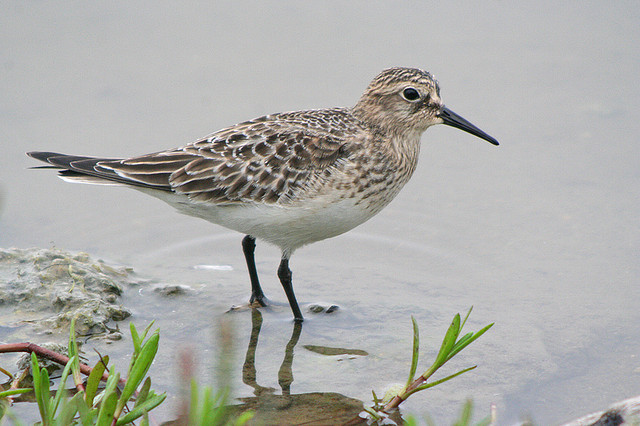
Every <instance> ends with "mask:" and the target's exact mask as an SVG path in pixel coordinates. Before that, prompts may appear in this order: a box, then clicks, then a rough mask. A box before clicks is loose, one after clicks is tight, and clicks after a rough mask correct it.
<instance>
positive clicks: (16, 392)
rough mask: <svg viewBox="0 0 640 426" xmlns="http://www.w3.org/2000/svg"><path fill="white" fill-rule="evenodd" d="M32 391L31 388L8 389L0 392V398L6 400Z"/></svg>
mask: <svg viewBox="0 0 640 426" xmlns="http://www.w3.org/2000/svg"><path fill="white" fill-rule="evenodd" d="M32 390H33V388H19V389H9V390H6V391H2V392H0V398H6V397H8V396H11V395H19V394H23V393H29V392H31V391H32Z"/></svg>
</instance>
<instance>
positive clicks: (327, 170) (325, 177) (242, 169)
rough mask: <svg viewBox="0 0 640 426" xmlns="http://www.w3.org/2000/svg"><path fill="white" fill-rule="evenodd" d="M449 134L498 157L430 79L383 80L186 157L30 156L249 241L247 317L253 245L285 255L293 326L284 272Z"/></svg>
mask: <svg viewBox="0 0 640 426" xmlns="http://www.w3.org/2000/svg"><path fill="white" fill-rule="evenodd" d="M436 124H445V125H447V126H451V127H454V128H457V129H460V130H463V131H465V132H467V133H470V134H471V135H474V136H476V137H479V138H481V139H484V140H486V141H488V142H489V143H491V144H493V145H498V144H499V143H498V141H497V140H496V139H495V138H494V137H492V136H489V135H488V134H487V133H485V132H484V131H482V130H480V129H479V128H478V127H476V126H475V125H473V124H472V123H470V122H469V121H467V120H466V119H464V118H462V117H461V116H460V115H458V114H456V113H455V112H453V111H452V110H450V109H449V108H447V107H446V106H445V105H444V103H443V101H442V98H441V96H440V86H439V83H438V81H437V80H436V79H435V77H434V76H433V75H432V74H430V73H429V72H427V71H424V70H422V69H419V68H407V67H393V68H388V69H385V70H383V71H382V72H381V73H380V74H378V75H377V76H376V77H375V78H374V79H373V80H372V81H371V83H370V84H369V85H368V86H367V88H366V90H365V91H364V93H363V95H362V96H361V98H360V99H359V100H358V102H357V103H356V104H355V106H353V107H349V108H341V107H339V108H327V109H316V110H303V111H292V112H282V113H275V114H269V115H264V116H262V117H258V118H255V119H253V120H248V121H244V122H241V123H239V124H236V125H233V126H231V127H227V128H224V129H222V130H219V131H217V132H214V133H211V134H210V135H208V136H206V137H204V138H201V139H199V140H196V141H195V142H192V143H189V144H187V145H183V146H180V147H178V148H173V149H169V150H165V151H159V152H154V153H151V154H145V155H140V156H135V157H131V158H99V157H89V156H80V155H66V154H59V153H56V152H44V151H32V152H28V153H27V155H29V156H31V157H33V158H35V159H37V160H41V161H43V162H46V163H48V166H46V167H54V168H57V169H60V170H59V174H60V177H62V178H63V179H65V180H69V181H76V182H82V183H94V184H96V183H98V184H122V185H127V186H132V187H135V188H137V189H139V190H141V191H142V192H145V193H147V194H150V195H152V196H155V197H157V198H159V199H161V200H163V201H165V202H167V203H168V204H170V205H172V206H173V207H174V208H176V209H177V210H178V211H179V212H181V213H184V214H187V215H190V216H195V217H199V218H202V219H204V220H207V221H209V222H212V223H214V224H218V225H221V226H223V227H225V228H228V229H231V230H234V231H238V232H240V233H242V234H244V235H245V236H244V238H243V239H242V250H243V253H244V257H245V260H246V264H247V269H248V272H249V279H250V282H251V297H250V299H249V303H250V305H252V306H266V305H267V298H266V297H265V294H264V292H263V290H262V287H261V285H260V281H259V279H258V273H257V270H256V265H255V257H254V251H255V247H256V239H259V240H261V241H264V242H267V243H270V244H272V245H275V246H277V247H279V248H280V250H281V253H282V256H281V260H280V264H279V267H278V270H277V275H278V278H279V280H280V283H281V285H282V287H283V289H284V292H285V294H286V297H287V299H288V301H289V305H290V307H291V311H292V313H293V319H294V321H296V322H302V321H303V320H304V317H303V315H302V312H301V310H300V307H299V305H298V302H297V299H296V296H295V293H294V290H293V284H292V272H291V269H290V267H289V259H290V258H291V255H292V254H293V253H294V252H295V251H296V250H297V249H299V248H300V247H303V246H305V245H307V244H310V243H314V242H316V241H320V240H324V239H327V238H331V237H335V236H337V235H340V234H343V233H345V232H347V231H349V230H351V229H353V228H354V227H356V226H358V225H360V224H362V223H364V222H366V221H367V220H368V219H370V218H371V217H373V216H374V215H376V214H377V213H378V212H380V211H381V210H382V209H383V208H384V207H385V206H386V205H388V204H389V203H390V202H391V200H393V198H394V197H395V196H396V195H397V194H398V193H399V191H400V190H401V189H402V187H403V186H404V185H405V184H406V183H407V182H408V181H409V179H410V178H411V176H412V174H413V173H414V171H415V169H416V166H417V163H418V156H419V153H420V145H421V142H420V141H421V136H422V134H423V133H424V131H425V130H427V128H429V127H431V126H433V125H436Z"/></svg>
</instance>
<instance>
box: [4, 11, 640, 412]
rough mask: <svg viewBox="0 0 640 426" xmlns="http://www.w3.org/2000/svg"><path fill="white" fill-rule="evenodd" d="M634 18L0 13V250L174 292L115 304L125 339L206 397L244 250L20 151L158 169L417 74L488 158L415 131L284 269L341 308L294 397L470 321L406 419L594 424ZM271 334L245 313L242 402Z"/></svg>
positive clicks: (614, 332) (601, 399)
mask: <svg viewBox="0 0 640 426" xmlns="http://www.w3.org/2000/svg"><path fill="white" fill-rule="evenodd" d="M639 15H640V9H638V7H637V5H636V4H635V3H632V2H616V3H614V4H602V5H600V4H591V5H582V4H580V5H577V4H574V5H573V6H572V5H565V4H560V5H558V4H557V3H556V2H542V3H541V2H525V3H522V2H518V3H505V2H500V3H494V4H488V5H487V4H477V5H457V6H456V5H444V4H443V5H439V6H433V5H427V4H425V3H424V2H406V3H402V4H397V3H383V2H348V3H344V2H329V3H315V4H312V3H299V2H260V3H256V4H243V3H242V2H235V3H233V4H219V5H209V6H204V5H202V6H195V5H191V6H189V5H186V6H181V7H180V8H179V9H175V5H173V4H169V3H157V2H154V3H153V4H147V5H142V4H141V5H139V6H130V5H125V4H123V3H122V4H121V3H109V4H92V5H80V6H79V5H76V4H72V3H66V4H64V3H63V4H59V3H57V4H55V5H53V4H47V3H15V4H10V5H5V6H4V7H3V13H2V16H1V17H0V39H1V40H2V43H1V45H2V48H1V50H0V52H1V55H0V67H1V69H2V72H1V76H2V78H1V79H0V92H1V93H2V94H3V95H2V96H1V97H0V129H1V130H0V134H1V138H0V140H1V142H0V143H2V148H3V154H2V156H0V194H1V195H0V200H1V201H0V203H1V204H0V206H1V207H0V209H1V210H0V246H1V247H5V248H6V247H12V246H15V247H51V246H56V247H59V248H63V249H65V250H72V251H84V252H88V253H89V254H91V256H93V257H96V258H103V259H105V260H107V261H109V262H111V263H114V264H122V265H127V266H131V267H133V268H134V270H135V271H136V272H137V273H139V274H141V275H143V276H145V277H148V278H149V279H151V280H154V281H156V282H160V283H170V284H184V285H188V286H190V287H191V288H192V289H193V291H192V292H190V293H188V294H186V295H184V296H180V297H175V298H163V297H161V296H160V295H158V294H155V293H153V292H152V291H151V289H145V288H140V289H137V290H135V291H129V292H128V293H127V294H126V296H125V304H126V305H127V306H128V307H129V309H131V311H132V313H133V317H132V319H133V321H134V322H135V323H136V324H140V325H144V324H146V323H147V322H148V321H150V320H151V319H155V320H156V321H157V322H156V323H157V324H158V326H159V327H160V328H161V336H162V337H161V339H162V340H161V343H162V348H161V351H160V354H159V358H158V361H157V363H156V364H155V365H154V369H155V376H156V384H157V386H158V387H159V388H160V389H165V390H170V391H172V392H173V390H174V389H175V384H176V383H177V378H176V377H175V376H174V375H172V373H167V371H172V370H166V371H165V369H170V368H171V364H172V363H173V362H175V360H176V357H177V354H178V352H179V351H178V348H180V347H182V346H185V345H189V347H191V348H192V350H193V351H195V352H196V353H198V354H200V355H201V359H202V361H203V364H202V365H201V366H200V367H199V368H200V369H201V370H202V371H203V372H205V373H203V377H206V376H207V373H206V371H207V370H208V364H207V360H209V359H211V358H213V355H214V354H215V352H216V337H215V336H216V331H215V330H216V324H217V320H218V318H219V317H220V316H223V315H224V312H225V311H226V309H227V308H228V307H229V306H231V305H233V304H238V303H241V302H243V301H245V300H246V299H247V297H248V295H249V283H248V277H247V273H246V271H245V265H244V259H243V257H242V251H241V247H240V240H241V236H240V235H237V234H234V233H232V232H230V231H227V230H225V229H222V228H220V227H218V226H215V225H211V224H208V223H206V222H204V221H200V220H197V219H195V218H190V217H185V216H181V215H179V214H178V213H176V212H174V211H173V210H172V209H171V208H170V207H169V206H166V205H164V204H162V203H161V202H160V201H158V200H155V199H152V198H150V197H146V196H144V195H143V194H140V193H138V192H137V191H133V190H128V189H124V188H112V187H89V186H81V185H71V184H67V183H64V182H62V181H60V180H59V179H56V178H55V177H54V173H52V172H51V171H42V170H29V169H28V167H30V166H33V165H35V162H34V161H33V160H31V159H29V158H27V157H26V156H25V155H24V152H25V151H28V150H52V151H53V150H55V151H60V152H67V153H77V154H89V155H99V156H113V157H117V156H128V155H135V154H142V153H146V152H153V151H158V150H161V149H165V148H170V147H174V146H178V145H182V144H185V143H188V142H191V141H192V140H195V139H196V138H198V137H201V136H204V135H206V134H208V133H210V132H212V131H214V130H217V129H219V128H221V127H224V126H227V125H230V124H233V123H236V122H239V121H242V120H245V119H249V118H252V117H255V116H258V115H261V114H264V113H269V112H276V111H284V110H295V109H303V108H320V107H330V106H349V105H353V104H355V102H356V101H357V99H358V97H359V96H360V94H361V93H362V91H363V90H364V88H365V87H366V85H367V84H368V82H369V81H370V80H371V78H373V77H374V76H375V75H376V74H377V73H378V72H379V71H380V70H381V69H383V68H385V67H389V66H398V65H400V66H418V67H422V68H425V69H428V70H430V71H432V72H433V73H435V75H436V76H437V77H438V79H439V81H440V84H441V86H442V91H441V93H442V96H443V98H444V100H445V102H446V103H447V106H448V107H450V108H451V109H452V110H454V111H456V112H457V113H459V114H461V115H462V116H464V117H465V118H467V119H469V120H471V121H472V122H474V123H475V124H477V125H478V126H479V127H480V128H482V129H483V130H485V131H487V132H488V133H489V134H491V135H493V136H495V137H496V138H498V140H500V142H501V146H499V147H494V146H491V145H490V144H488V143H486V142H484V141H482V140H479V139H477V138H474V137H472V136H470V135H468V134H465V133H463V132H460V131H457V130H455V129H452V128H448V127H444V126H440V127H437V128H433V129H429V130H428V131H427V132H426V134H425V135H424V136H423V150H422V153H421V158H420V164H419V167H418V170H417V171H416V173H415V175H414V177H413V179H412V180H411V181H410V182H409V184H408V185H407V186H406V187H405V189H404V190H403V192H402V193H401V194H400V195H399V196H398V198H397V199H396V200H395V201H394V202H393V203H392V204H391V205H390V206H389V207H388V208H386V209H385V210H384V211H383V212H381V213H380V214H379V215H378V216H376V217H375V218H373V219H372V220H370V221H369V222H368V223H366V224H364V225H362V226H361V227H359V228H357V229H356V230H354V231H352V232H351V233H348V234H346V235H343V236H340V237H337V238H334V239H331V240H328V241H324V242H320V243H317V244H315V245H312V246H310V247H307V248H303V249H301V250H299V251H298V252H297V253H296V254H295V256H294V257H293V259H292V261H291V267H292V269H293V273H294V286H295V288H296V293H297V295H298V299H299V300H300V301H301V302H302V303H310V302H327V303H333V304H337V305H339V306H340V307H341V309H340V310H339V311H338V312H337V313H335V314H332V315H317V316H314V315H307V316H308V318H309V320H308V321H307V322H305V324H304V327H303V329H302V331H301V334H300V337H299V341H298V344H297V345H296V349H295V351H294V358H293V363H292V371H293V377H294V381H293V382H292V383H291V393H292V394H304V393H310V392H335V393H338V394H341V395H344V396H347V397H350V398H356V399H359V400H366V401H368V400H369V398H370V395H371V392H370V391H371V389H372V388H374V389H376V391H378V393H381V390H382V389H383V388H384V387H385V386H387V385H389V384H392V383H396V382H402V381H404V380H405V375H406V372H407V369H408V363H409V356H410V344H411V321H410V316H411V315H413V316H415V317H416V319H417V321H418V323H419V324H420V327H421V332H422V343H423V356H425V357H428V356H430V355H431V356H433V355H434V352H435V350H436V346H437V345H438V344H439V340H440V338H441V336H442V335H443V333H444V330H445V329H446V327H447V325H448V323H449V321H450V319H451V317H452V316H453V315H454V313H456V312H461V311H466V309H467V308H468V307H469V306H471V305H474V312H473V315H472V319H471V321H470V324H469V325H470V327H471V328H474V329H477V328H479V327H481V326H482V325H484V324H486V323H489V322H496V326H495V327H494V328H493V329H492V330H491V331H490V332H489V333H488V334H487V335H485V336H484V337H483V338H482V339H480V340H479V341H478V342H477V343H474V344H473V345H472V346H471V347H470V348H469V349H468V350H467V352H466V353H462V354H461V356H460V360H459V361H458V363H457V364H456V366H458V367H466V366H468V365H471V364H478V365H479V367H478V368H477V369H476V370H474V371H473V372H471V373H468V374H466V375H465V376H462V377H460V378H458V379H456V380H454V381H452V382H450V383H448V384H445V385H443V386H442V387H441V388H439V389H438V388H436V389H434V390H433V391H432V392H431V394H430V395H426V394H425V395H416V396H414V397H412V398H411V399H410V400H409V401H407V403H406V411H407V412H412V413H416V414H418V415H420V416H422V415H425V414H426V413H429V414H430V415H431V416H432V417H433V418H435V419H436V421H438V423H439V424H440V423H443V424H446V423H447V422H450V421H451V420H452V419H453V418H454V416H455V414H456V413H457V411H458V410H459V409H460V406H461V404H462V402H463V401H464V399H465V398H467V397H472V398H473V399H474V401H475V404H476V414H477V416H478V418H479V417H481V416H483V415H484V414H486V413H488V410H489V406H490V404H491V403H495V404H497V409H498V414H499V423H500V424H510V423H512V422H514V421H516V420H518V419H520V418H522V416H524V415H526V414H527V413H528V414H530V415H531V416H532V417H533V418H534V419H535V420H536V421H537V422H538V423H539V424H553V423H560V422H562V421H564V420H569V419H571V418H573V417H576V416H579V415H582V414H586V413H587V412H590V411H595V410H599V409H603V408H605V407H606V406H607V405H608V404H609V403H612V402H614V401H616V400H620V399H623V398H627V397H631V396H633V395H637V394H638V393H640V386H639V385H638V383H640V380H639V379H640V372H639V371H640V370H639V369H640V361H638V359H639V358H638V355H639V353H638V350H639V349H640V348H639V345H638V335H639V333H640V327H639V325H638V324H640V321H639V320H640V314H639V310H638V309H637V307H638V305H639V302H640V286H639V285H638V284H640V282H639V281H640V279H639V277H640V267H639V266H638V265H639V262H638V253H639V252H640V197H638V188H640V173H639V170H640V167H639V166H640V161H639V159H640V148H639V147H640V144H639V143H638V137H637V135H638V134H639V132H640V124H639V123H640V117H639V116H638V111H639V108H638V106H639V105H638V99H640V93H639V92H640V89H639V87H640V86H638V84H637V76H638V75H640V62H639V61H638V58H639V57H640V55H639V53H640V52H639V47H638V46H640V37H639V35H640V30H638V26H637V22H638V21H639V20H640V19H639V18H640V16H639ZM257 260H258V271H259V273H260V274H261V277H262V281H263V284H264V288H265V291H266V292H267V295H268V296H269V297H270V298H271V299H273V300H275V301H280V302H284V301H285V296H284V294H283V292H282V290H281V289H280V286H279V284H278V282H277V278H276V275H275V271H276V268H277V264H278V260H279V253H278V251H277V250H276V249H274V248H272V247H268V246H266V245H264V244H260V243H258V248H257ZM195 265H218V266H225V268H221V269H220V270H210V269H196V268H194V266H195ZM231 317H232V321H233V323H234V324H235V328H234V329H235V330H236V333H237V334H236V341H237V346H236V352H237V353H238V361H237V372H236V374H235V376H234V377H235V379H234V380H236V383H235V385H236V386H235V394H236V395H237V396H239V397H248V396H252V395H253V393H254V388H252V387H251V386H248V385H246V384H243V383H242V379H241V373H240V371H241V366H242V362H243V360H244V355H245V351H246V347H247V345H248V341H249V338H250V333H251V328H252V321H251V314H250V312H249V311H245V312H237V313H234V314H232V315H231ZM289 318H290V312H289V309H288V307H286V306H274V307H273V308H272V309H270V310H265V311H264V312H263V325H262V329H261V333H260V338H259V345H258V347H257V349H256V371H257V375H258V382H259V383H260V385H261V386H266V387H273V388H274V389H276V390H277V391H276V393H278V392H280V391H281V390H280V386H279V385H278V370H279V368H280V365H281V362H282V359H283V356H284V353H285V349H286V345H287V343H288V342H289V339H290V338H291V335H292V327H293V325H292V323H291V322H290V321H289ZM123 328H126V327H123ZM120 345H121V346H120ZM127 345H128V342H127V341H123V342H122V343H119V342H118V343H116V344H112V345H111V347H112V348H115V349H110V350H115V351H119V350H122V351H123V353H124V352H125V351H128V347H126V346H127ZM305 345H315V346H331V347H339V348H353V349H359V350H363V351H366V352H367V353H368V354H369V355H368V356H358V357H354V358H350V357H344V358H339V357H335V356H326V355H321V354H318V353H315V352H312V351H309V350H306V349H304V346H305ZM425 362H426V361H425ZM123 364H124V366H126V362H123ZM425 367H426V365H425ZM450 368H451V370H449V371H450V372H452V371H453V368H454V366H451V367H450ZM153 374H154V371H152V375H153ZM176 375H177V373H176ZM173 398H174V395H173V394H172V398H171V399H170V400H171V401H173V402H175V400H174V399H173ZM163 409H164V410H165V411H163V412H162V414H161V415H166V416H169V414H170V413H171V410H172V409H173V406H172V405H171V404H167V405H166V407H165V408H163Z"/></svg>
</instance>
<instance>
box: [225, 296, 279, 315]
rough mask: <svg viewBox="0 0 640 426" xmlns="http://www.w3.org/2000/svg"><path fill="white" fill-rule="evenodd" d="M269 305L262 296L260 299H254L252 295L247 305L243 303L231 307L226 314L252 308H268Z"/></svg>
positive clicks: (267, 300)
mask: <svg viewBox="0 0 640 426" xmlns="http://www.w3.org/2000/svg"><path fill="white" fill-rule="evenodd" d="M270 304H271V302H270V301H269V299H267V298H266V297H265V296H264V295H262V296H261V297H254V296H253V295H252V296H251V299H249V303H244V304H242V305H233V306H232V307H230V308H229V310H228V311H227V312H241V311H248V310H249V309H254V308H264V307H266V306H269V305H270Z"/></svg>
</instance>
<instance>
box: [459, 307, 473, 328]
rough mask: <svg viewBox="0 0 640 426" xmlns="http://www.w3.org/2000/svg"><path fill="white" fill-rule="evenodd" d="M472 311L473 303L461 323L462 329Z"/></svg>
mask: <svg viewBox="0 0 640 426" xmlns="http://www.w3.org/2000/svg"><path fill="white" fill-rule="evenodd" d="M471 311H473V305H471V307H470V308H469V311H467V315H465V317H464V320H463V321H462V324H461V325H460V330H462V329H463V328H464V325H465V324H466V323H467V320H468V319H469V315H471Z"/></svg>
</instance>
